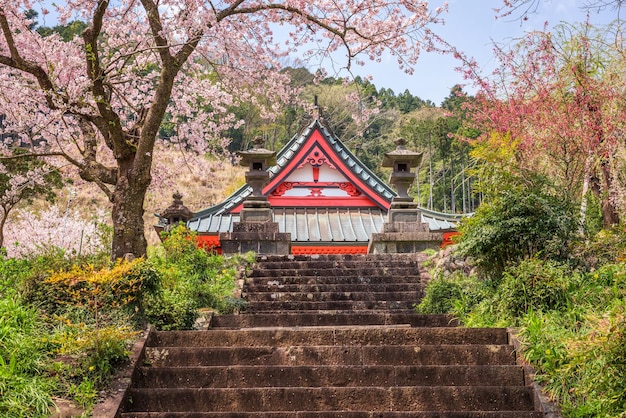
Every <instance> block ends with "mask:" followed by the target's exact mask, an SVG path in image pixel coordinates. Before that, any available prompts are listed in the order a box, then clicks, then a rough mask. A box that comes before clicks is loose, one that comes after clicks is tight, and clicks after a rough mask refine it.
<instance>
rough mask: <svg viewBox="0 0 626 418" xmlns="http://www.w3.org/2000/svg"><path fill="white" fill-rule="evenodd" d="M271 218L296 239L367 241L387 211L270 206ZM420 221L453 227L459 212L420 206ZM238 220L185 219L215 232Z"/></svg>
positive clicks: (215, 217) (198, 228) (222, 217)
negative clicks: (272, 215)
mask: <svg viewBox="0 0 626 418" xmlns="http://www.w3.org/2000/svg"><path fill="white" fill-rule="evenodd" d="M273 209H274V222H277V223H278V229H279V231H280V232H289V233H291V240H292V241H293V242H295V243H298V242H302V243H303V242H307V243H314V242H325V243H331V242H332V243H341V242H361V243H367V242H368V241H369V238H370V236H371V234H372V233H380V232H383V224H384V223H385V221H386V218H387V213H386V212H385V211H383V210H382V209H380V208H273ZM421 214H422V222H426V223H428V226H429V228H430V230H431V231H437V232H446V231H454V230H456V227H457V224H458V222H459V220H460V219H461V217H462V215H447V214H442V213H438V212H432V211H428V210H425V209H422V210H421ZM235 222H239V214H238V213H221V214H207V215H204V216H202V217H196V218H194V219H192V220H190V221H189V222H188V226H189V229H190V230H192V231H197V232H202V233H207V234H218V233H220V232H229V231H232V229H233V224H234V223H235Z"/></svg>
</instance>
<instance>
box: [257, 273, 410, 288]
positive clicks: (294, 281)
mask: <svg viewBox="0 0 626 418" xmlns="http://www.w3.org/2000/svg"><path fill="white" fill-rule="evenodd" d="M394 283H398V284H405V283H421V278H420V276H419V275H417V274H411V275H400V276H384V275H375V274H352V273H351V272H349V271H346V272H344V274H342V275H339V276H306V275H291V276H265V277H247V278H246V280H245V285H246V286H248V285H257V286H261V285H266V286H279V285H327V284H337V285H352V284H365V285H372V284H394Z"/></svg>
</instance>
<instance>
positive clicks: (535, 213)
mask: <svg viewBox="0 0 626 418" xmlns="http://www.w3.org/2000/svg"><path fill="white" fill-rule="evenodd" d="M575 219H576V218H575V216H574V215H573V209H572V207H571V205H570V203H569V202H568V201H564V200H562V199H560V198H558V197H556V196H554V195H552V194H549V193H546V192H545V191H543V190H542V189H540V188H537V187H533V188H530V189H528V188H521V187H513V188H511V189H509V190H503V191H501V192H500V193H499V194H498V195H497V196H494V197H492V198H491V199H490V200H488V201H486V202H483V204H482V205H481V206H480V207H479V208H478V210H477V211H476V213H475V214H474V216H472V217H471V218H468V219H466V220H465V221H464V222H463V223H462V224H461V227H460V228H459V229H460V231H461V237H462V238H461V241H460V243H459V246H460V251H461V253H463V254H465V255H469V256H471V257H473V258H474V259H475V262H476V264H477V266H478V267H479V268H480V269H481V270H482V272H483V273H484V274H485V275H487V276H489V277H492V278H496V279H497V278H499V277H500V276H501V274H502V272H503V271H504V270H505V268H506V267H507V266H508V265H510V264H514V263H516V262H519V261H521V260H525V259H529V258H532V257H535V256H538V257H541V258H545V259H557V260H563V259H566V258H567V254H568V249H569V244H570V243H571V242H572V241H573V239H574V238H575V235H576V233H577V231H578V224H577V222H576V220H575Z"/></svg>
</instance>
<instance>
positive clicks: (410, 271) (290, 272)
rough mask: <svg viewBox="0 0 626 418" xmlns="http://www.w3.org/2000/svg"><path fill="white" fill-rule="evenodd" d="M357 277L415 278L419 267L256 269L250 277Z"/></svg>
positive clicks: (249, 274)
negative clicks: (347, 275)
mask: <svg viewBox="0 0 626 418" xmlns="http://www.w3.org/2000/svg"><path fill="white" fill-rule="evenodd" d="M348 272H349V273H350V275H356V276H365V277H370V276H383V277H393V276H400V277H402V276H415V275H418V272H419V271H418V269H417V267H363V268H358V269H357V268H355V269H343V268H304V269H274V270H264V269H262V268H255V269H253V270H252V271H251V272H250V273H248V277H298V276H315V277H317V276H322V277H323V276H331V277H342V276H345V275H346V274H347V273H348Z"/></svg>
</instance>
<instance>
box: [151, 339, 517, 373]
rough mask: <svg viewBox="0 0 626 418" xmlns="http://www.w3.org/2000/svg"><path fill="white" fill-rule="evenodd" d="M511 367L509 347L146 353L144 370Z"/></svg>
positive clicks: (164, 348)
mask: <svg viewBox="0 0 626 418" xmlns="http://www.w3.org/2000/svg"><path fill="white" fill-rule="evenodd" d="M235 364H237V365H242V366H246V365H247V366H263V365H266V366H270V365H284V366H305V365H347V366H349V365H362V366H377V365H378V366H382V365H397V366H402V365H407V366H428V365H431V366H437V365H441V366H443V365H451V366H453V365H513V364H515V352H514V349H513V347H512V346H511V345H508V344H507V345H486V344H472V345H458V344H454V345H446V344H443V345H346V346H329V345H315V346H307V345H300V346H286V347H285V346H283V347H277V346H255V347H249V346H248V347H223V346H222V347H177V346H160V347H146V359H145V361H144V365H145V366H151V367H179V366H180V367H182V366H193V367H195V366H231V365H235Z"/></svg>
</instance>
